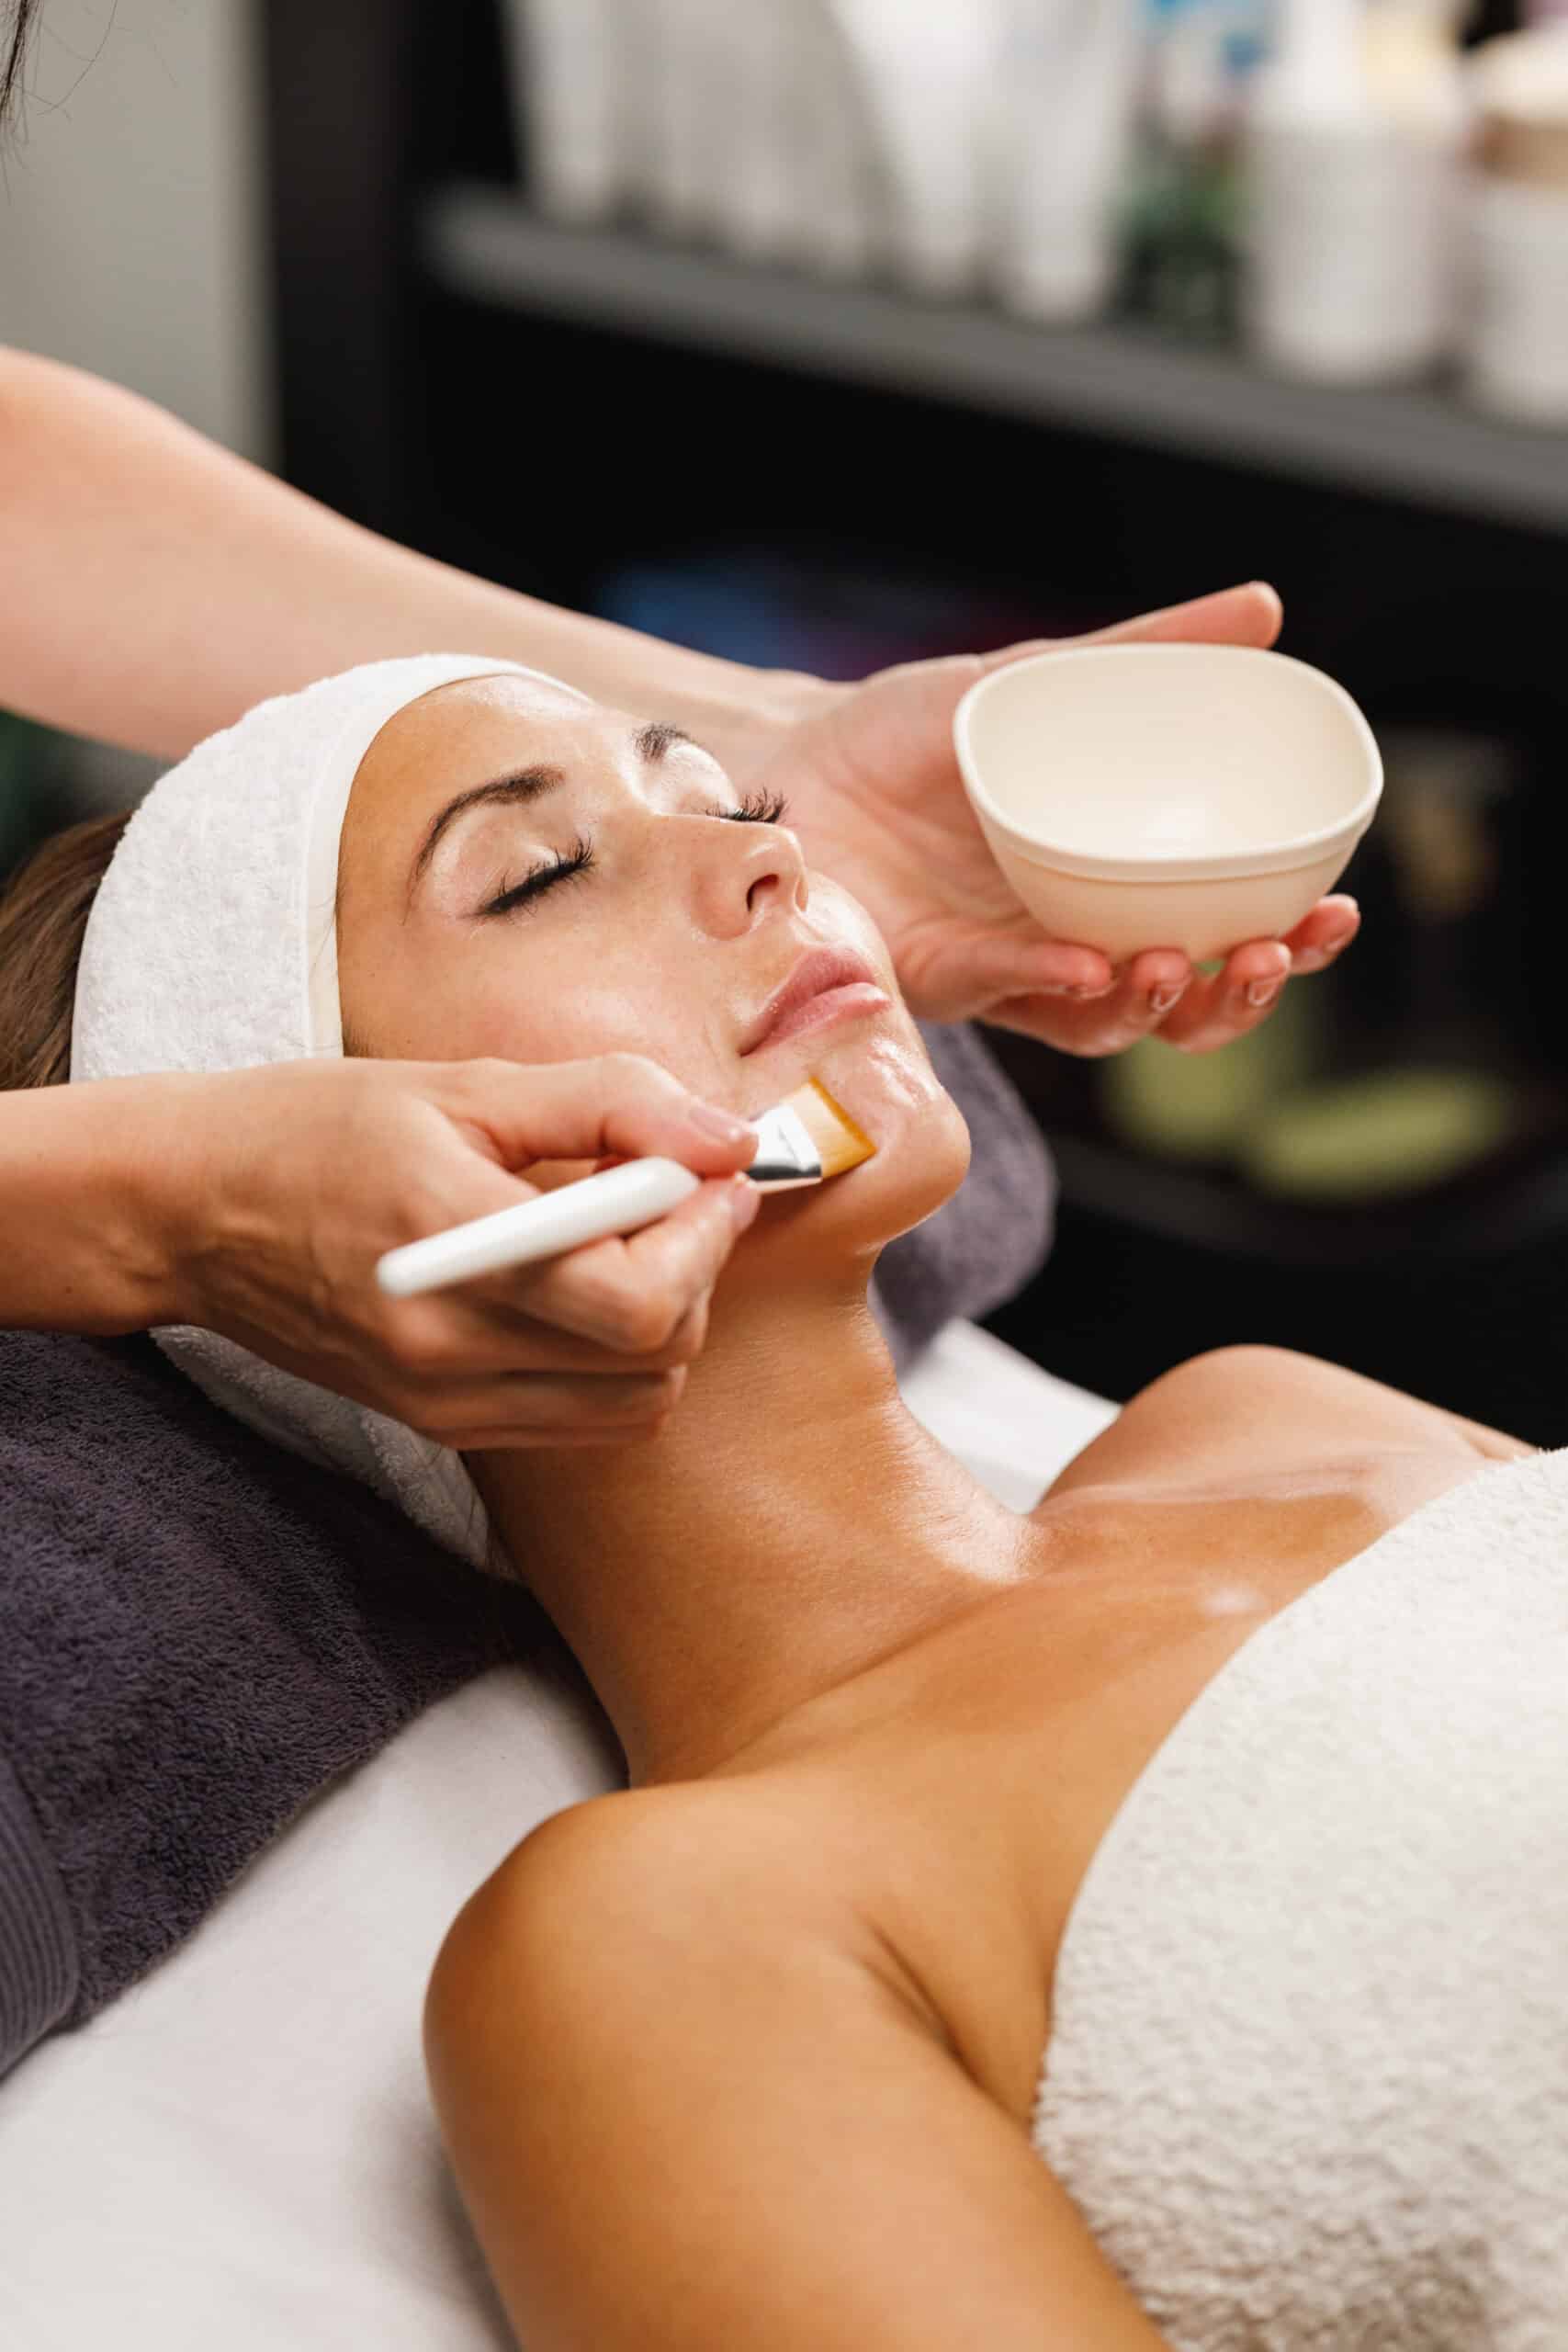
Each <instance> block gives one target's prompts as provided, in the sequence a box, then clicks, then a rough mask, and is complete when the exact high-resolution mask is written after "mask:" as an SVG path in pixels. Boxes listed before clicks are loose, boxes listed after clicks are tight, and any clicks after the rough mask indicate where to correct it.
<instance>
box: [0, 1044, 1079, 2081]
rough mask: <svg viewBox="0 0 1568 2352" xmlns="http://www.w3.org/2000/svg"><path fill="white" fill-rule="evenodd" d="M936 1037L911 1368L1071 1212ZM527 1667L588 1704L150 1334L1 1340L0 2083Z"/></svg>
mask: <svg viewBox="0 0 1568 2352" xmlns="http://www.w3.org/2000/svg"><path fill="white" fill-rule="evenodd" d="M927 1042H928V1044H929V1045H930V1046H931V1048H932V1051H933V1057H934V1058H935V1059H936V1061H937V1065H938V1068H939V1069H940V1070H941V1072H942V1077H943V1080H944V1081H945V1082H946V1083H947V1085H948V1086H949V1087H950V1088H951V1089H952V1090H953V1092H954V1093H955V1094H956V1095H957V1097H958V1099H959V1101H960V1102H961V1103H962V1104H963V1106H964V1112H965V1114H966V1115H967V1116H968V1118H969V1121H970V1125H971V1128H972V1130H973V1133H974V1137H975V1165H974V1169H973V1171H972V1173H971V1175H970V1178H969V1181H968V1182H967V1183H966V1184H965V1185H964V1190H963V1192H962V1193H960V1194H959V1196H958V1198H957V1200H956V1201H955V1202H953V1203H952V1204H949V1206H948V1207H946V1208H944V1209H943V1210H942V1211H941V1213H940V1214H939V1215H938V1216H935V1217H933V1218H931V1220H930V1221H929V1222H928V1223H927V1224H926V1225H925V1226H923V1227H920V1228H919V1231H918V1232H916V1233H914V1234H911V1235H908V1236H907V1237H906V1238H904V1239H903V1240H901V1241H899V1242H897V1243H896V1244H895V1245H894V1247H893V1248H892V1249H891V1250H888V1252H887V1253H886V1258H885V1259H884V1261H883V1269H882V1272H880V1274H879V1282H880V1283H881V1287H882V1297H881V1300H880V1302H879V1308H880V1314H881V1319H882V1321H883V1323H884V1326H885V1328H886V1329H887V1330H888V1332H889V1336H890V1338H891V1340H892V1341H893V1345H894V1349H895V1352H896V1354H897V1357H898V1358H899V1360H900V1362H907V1361H908V1359H909V1357H910V1356H912V1355H913V1354H915V1353H916V1352H918V1350H919V1347H920V1346H921V1345H922V1344H923V1343H924V1341H925V1340H928V1339H929V1338H930V1337H931V1335H932V1333H933V1332H934V1331H935V1330H937V1329H940V1327H941V1325H942V1323H944V1322H946V1321H947V1320H948V1319H949V1318H950V1317H952V1316H954V1315H976V1314H981V1313H984V1312H985V1311H986V1309H987V1307H989V1306H995V1305H996V1304H998V1302H999V1301H1000V1300H1001V1299H1003V1298H1005V1297H1007V1296H1009V1295H1010V1294H1011V1293H1012V1292H1013V1291H1015V1290H1016V1289H1018V1288H1019V1287H1020V1285H1021V1283H1023V1282H1024V1281H1025V1280H1027V1279H1028V1277H1029V1275H1030V1274H1031V1273H1032V1272H1033V1271H1034V1270H1035V1268H1036V1266H1037V1265H1038V1264H1039V1262H1040V1260H1041V1258H1042V1257H1043V1252H1044V1249H1045V1243H1046V1236H1047V1225H1048V1216H1049V1187H1048V1173H1047V1163H1046V1159H1045V1154H1044V1151H1043V1146H1042V1145H1041V1143H1040V1139H1039V1137H1038V1136H1037V1135H1036V1133H1035V1131H1034V1128H1033V1126H1032V1123H1031V1122H1030V1121H1029V1119H1028V1118H1027V1116H1026V1115H1025V1114H1024V1113H1023V1111H1022V1107H1021V1104H1020V1103H1019V1102H1018V1100H1017V1097H1016V1096H1015V1095H1014V1094H1013V1093H1012V1091H1011V1089H1010V1086H1009V1084H1008V1082H1007V1080H1005V1079H1004V1078H1003V1077H1002V1075H1001V1073H1000V1072H999V1070H998V1069H997V1067H996V1065H995V1064H994V1063H993V1062H992V1061H991V1059H990V1057H989V1056H988V1054H987V1051H986V1049H985V1047H984V1046H982V1045H981V1044H980V1042H979V1040H978V1038H977V1037H976V1036H975V1035H973V1033H966V1032H963V1031H946V1032H942V1031H938V1032H930V1031H928V1033H927ZM524 1567H525V1569H526V1563H524ZM525 1654H526V1655H530V1656H533V1657H538V1658H540V1659H542V1660H544V1661H546V1662H547V1663H548V1665H549V1666H550V1668H551V1670H552V1671H554V1672H556V1673H558V1674H559V1675H561V1676H563V1677H565V1678H566V1679H568V1680H569V1681H571V1682H573V1683H574V1684H575V1686H576V1687H577V1688H578V1689H580V1690H583V1691H586V1685H585V1683H584V1682H583V1680H582V1678H581V1675H580V1673H579V1672H578V1670H577V1668H576V1667H575V1665H574V1663H573V1661H572V1660H571V1659H570V1655H569V1654H568V1653H567V1652H566V1650H565V1648H564V1646H563V1645H561V1644H560V1642H559V1641H558V1637H557V1636H556V1635H555V1634H554V1632H553V1629H551V1628H550V1626H549V1625H548V1623H547V1621H546V1620H545V1619H544V1617H543V1616H542V1614H541V1613H540V1611H538V1610H537V1609H536V1607H535V1605H534V1604H533V1603H532V1602H531V1601H530V1600H528V1599H527V1597H526V1595H525V1593H523V1592H522V1591H521V1590H518V1589H513V1588H510V1587H507V1586H503V1585H501V1584H498V1583H496V1582H494V1581H492V1580H490V1579H486V1578H484V1577H479V1576H477V1575H475V1574H474V1573H473V1572H472V1571H471V1570H469V1569H468V1568H466V1567H464V1566H462V1565H461V1564H460V1563H458V1562H457V1561H456V1560H454V1559H452V1558H450V1557H449V1556H448V1555H446V1554H445V1553H443V1552H440V1551H438V1550H437V1549H436V1547H435V1546H434V1544H432V1543H431V1542H430V1541H429V1540H428V1539H427V1538H426V1537H424V1536H423V1535H421V1534H420V1533H419V1532H417V1530H415V1529H414V1528H413V1527H412V1525H410V1524H409V1523H408V1521H405V1520H403V1519H402V1518H401V1517H400V1515H399V1514H398V1513H396V1512H395V1511H393V1510H391V1509H390V1508H389V1506H388V1505H386V1504H384V1503H382V1502H381V1501H379V1500H378V1498H376V1497H375V1496H373V1495H371V1494H370V1493H369V1492H368V1491H367V1490H366V1489H364V1488H362V1487H358V1486H356V1485H355V1484H354V1483H353V1482H352V1481H350V1480H348V1479H346V1478H344V1477H342V1476H338V1475H337V1474H336V1473H335V1472H332V1471H327V1470H322V1469H320V1468H317V1467H316V1466H315V1465H314V1464H310V1463H308V1462H305V1461H302V1460H300V1459H299V1458H298V1457H296V1456H295V1455H293V1454H288V1453H282V1452H280V1451H279V1450H278V1449H277V1448H276V1447H275V1446H273V1445H272V1444H270V1443H269V1442H267V1441H266V1440H265V1439H264V1438H261V1437H259V1436H257V1435H256V1434H254V1432H253V1431H252V1430H248V1429H246V1428H244V1427H243V1426H242V1425H241V1424H240V1423H239V1422H237V1421H234V1420H232V1419H230V1418H229V1416H228V1415H226V1414H224V1413H222V1412H220V1410H219V1409H218V1408H217V1407H216V1406H214V1405H212V1404H210V1403H209V1400H208V1399H207V1398H206V1397H204V1396H202V1395H201V1394H200V1393H199V1392H198V1391H197V1389H196V1388H194V1387H193V1386H191V1385H190V1384H189V1383H188V1382H187V1381H186V1380H185V1379H184V1377H183V1376H182V1375H181V1374H179V1373H178V1372H176V1371H175V1369H174V1367H173V1366H172V1365H171V1364H169V1363H167V1362H166V1361H165V1360H164V1357H163V1356H162V1355H161V1354H160V1353H159V1351H158V1350H157V1349H156V1348H154V1347H153V1345H152V1341H151V1340H147V1339H146V1338H144V1337H137V1338H133V1339H128V1340H82V1339H73V1338H69V1337H66V1336H63V1335H60V1334H55V1333H39V1332H0V2072H4V2070H5V2068H6V2066H8V2065H10V2064H13V2063H14V2062H15V2060H16V2059H17V2058H18V2057H19V2056H21V2055H22V2053H23V2052H25V2051H26V2050H28V2048H29V2047H31V2045H32V2044H33V2043H34V2042H36V2041H38V2040H39V2039H40V2037H41V2036H43V2035H44V2034H46V2033H48V2032H50V2031H51V2030H52V2029H54V2028H55V2027H57V2026H61V2025H74V2024H80V2023H81V2022H82V2021H83V2020H84V2019H85V2018H89V2017H91V2016H92V2015H93V2014H94V2012H95V2011H96V2010H97V2009H99V2008H101V2007H103V2006H104V2004H105V2003H106V2002H107V2001H109V2000H112V1999H113V1998H114V1996H116V1995H117V1994H118V1993H119V1992H121V1991H123V1990H124V1989H125V1987H126V1986H127V1985H130V1984H131V1983H132V1982H133V1981H134V1980H135V1979H136V1978H137V1977H138V1976H140V1975H141V1974H142V1973H144V1972H145V1971H146V1970H147V1969H148V1968H150V1967H152V1965H153V1963H154V1962H157V1961H158V1960H160V1959H161V1958H162V1957H163V1956H164V1954H165V1953H166V1952H167V1951H170V1950H171V1949H172V1948H173V1947H174V1946H175V1944H176V1943H178V1942H179V1941H180V1940H181V1939H182V1938H184V1937H185V1936H186V1935H188V1934H189V1932H190V1931H191V1929H192V1928H194V1927H196V1926H197V1923H198V1921H199V1920H200V1919H201V1918H202V1917H204V1915H205V1914H206V1913H207V1912H208V1911H209V1909H210V1908H211V1906H212V1905H213V1904H214V1902H216V1900H217V1898H218V1897H219V1895H220V1894H221V1893H222V1892H223V1890H224V1888H225V1887H227V1886H228V1885H229V1884H230V1883H231V1882H232V1881H233V1880H234V1878H236V1877H237V1876H238V1874H239V1872H240V1871H242V1870H243V1868H244V1867H245V1865H246V1863H247V1862H248V1861H250V1860H252V1859H253V1857H254V1855H255V1854H256V1853H257V1852H258V1851H259V1850H260V1849H261V1848H262V1847H264V1846H265V1845H266V1844H267V1842H268V1841H269V1840H270V1839H271V1838H275V1837H276V1835H277V1833H278V1832H279V1831H280V1830H281V1829H283V1828H284V1827H285V1826H287V1825H288V1823H289V1822H290V1821H292V1820H293V1819H294V1818H295V1816H296V1815H298V1814H299V1812H300V1811H301V1810H302V1808H303V1807H304V1806H305V1805H306V1804H308V1803H309V1801H310V1799H311V1798H312V1797H313V1796H315V1795H316V1794H317V1793H318V1792H319V1791H320V1790H321V1789H322V1788H323V1787H324V1786H325V1785H326V1784H327V1783H328V1782H329V1781H332V1780H333V1779H334V1778H335V1777H336V1776H337V1775H338V1774H339V1773H342V1772H344V1771H348V1770H352V1769H353V1768H354V1766H355V1765H356V1764H359V1763H361V1762H363V1761H364V1760H365V1759H366V1758H367V1757H369V1756H371V1755H373V1754H374V1753H375V1752H376V1750H377V1749H378V1748H379V1747H382V1746H384V1745H385V1743H386V1742H387V1740H389V1738H390V1737H391V1736H392V1734H393V1733H394V1732H396V1731H397V1730H398V1729H399V1728H400V1725H402V1724H405V1723H407V1722H408V1721H409V1720H410V1719H411V1718H412V1716H413V1715H415V1714H417V1713H419V1712H420V1711H421V1710H422V1709H423V1708H424V1707H426V1706H428V1705H429V1704H431V1702H433V1701H434V1700H435V1699H437V1698H439V1697H441V1696H442V1695H443V1694H444V1693H445V1692H446V1691H450V1690H452V1689H454V1688H456V1687H457V1684H459V1683H460V1682H462V1681H464V1680H465V1679H468V1677H470V1676H472V1675H474V1674H476V1673H478V1672H479V1671H481V1670H482V1669H483V1668H485V1667H487V1666H489V1665H491V1664H492V1663H494V1662H495V1661H497V1660H499V1659H501V1658H504V1657H517V1656H521V1655H525Z"/></svg>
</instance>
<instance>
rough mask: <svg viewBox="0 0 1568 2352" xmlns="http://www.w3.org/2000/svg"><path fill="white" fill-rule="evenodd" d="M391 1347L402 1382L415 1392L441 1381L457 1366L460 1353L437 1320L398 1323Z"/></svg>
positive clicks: (390, 1341) (432, 1318) (426, 1318)
mask: <svg viewBox="0 0 1568 2352" xmlns="http://www.w3.org/2000/svg"><path fill="white" fill-rule="evenodd" d="M388 1347H389V1352H390V1354H391V1357H392V1361H393V1363H394V1364H395V1365H396V1367H397V1370H398V1372H399V1374H400V1375H401V1377H402V1379H403V1381H404V1382H405V1383H407V1384H409V1385H412V1387H413V1388H415V1389H422V1388H423V1386H424V1385H426V1384H427V1383H429V1382H430V1381H433V1380H439V1379H440V1378H442V1377H443V1375H444V1374H448V1373H450V1372H452V1371H454V1370H455V1369H456V1367H457V1348H456V1346H455V1344H454V1341H453V1339H452V1335H451V1333H450V1332H449V1331H448V1330H447V1329H446V1327H445V1325H444V1324H442V1323H441V1322H439V1321H437V1320H436V1319H435V1318H434V1317H420V1319H419V1320H418V1321H417V1322H415V1321H407V1320H405V1321H402V1322H400V1323H398V1324H395V1325H394V1326H393V1328H392V1330H391V1332H390V1334H389V1340H388Z"/></svg>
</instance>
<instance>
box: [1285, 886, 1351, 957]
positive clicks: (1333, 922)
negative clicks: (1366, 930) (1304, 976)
mask: <svg viewBox="0 0 1568 2352" xmlns="http://www.w3.org/2000/svg"><path fill="white" fill-rule="evenodd" d="M1360 928H1361V910H1360V908H1359V906H1358V905H1357V904H1356V901H1355V899H1351V898H1347V897H1345V896H1344V895H1343V894H1341V895H1340V896H1338V897H1336V898H1332V899H1319V900H1318V902H1317V904H1316V906H1315V907H1314V909H1313V910H1312V912H1311V914H1309V915H1307V916H1306V917H1304V918H1303V921H1302V922H1299V923H1298V924H1297V925H1296V927H1295V929H1294V931H1290V932H1287V933H1286V934H1285V945H1286V946H1287V947H1288V948H1289V949H1290V951H1291V969H1292V972H1321V971H1322V970H1323V969H1324V968H1325V966H1326V965H1329V964H1332V963H1333V961H1334V958H1335V957H1336V956H1340V955H1343V954H1344V952H1345V950H1346V948H1347V947H1348V946H1349V944H1350V942H1351V941H1352V940H1353V939H1354V938H1355V936H1356V933H1358V932H1359V930H1360Z"/></svg>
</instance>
